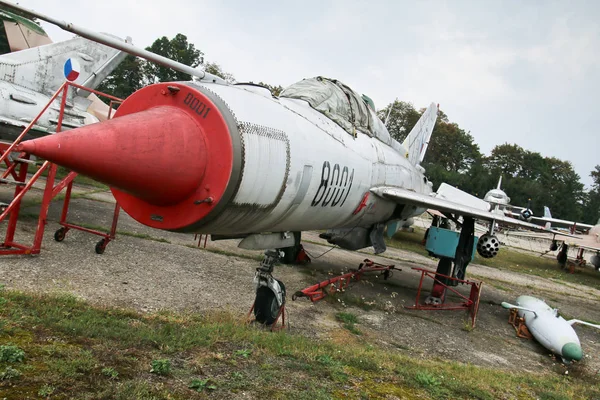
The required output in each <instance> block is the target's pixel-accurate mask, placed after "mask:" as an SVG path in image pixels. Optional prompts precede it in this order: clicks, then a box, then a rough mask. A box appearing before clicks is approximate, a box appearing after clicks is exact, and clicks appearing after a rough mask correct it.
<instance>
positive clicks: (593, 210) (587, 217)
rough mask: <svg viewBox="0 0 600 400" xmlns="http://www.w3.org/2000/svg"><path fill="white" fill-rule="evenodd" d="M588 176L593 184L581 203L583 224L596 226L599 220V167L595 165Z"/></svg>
mask: <svg viewBox="0 0 600 400" xmlns="http://www.w3.org/2000/svg"><path fill="white" fill-rule="evenodd" d="M590 176H591V177H592V179H593V181H594V183H593V184H592V189H591V190H590V191H589V192H588V193H586V195H585V199H584V201H583V207H582V214H583V222H585V223H587V224H597V223H598V221H599V220H600V165H596V167H595V168H594V170H593V171H592V172H590Z"/></svg>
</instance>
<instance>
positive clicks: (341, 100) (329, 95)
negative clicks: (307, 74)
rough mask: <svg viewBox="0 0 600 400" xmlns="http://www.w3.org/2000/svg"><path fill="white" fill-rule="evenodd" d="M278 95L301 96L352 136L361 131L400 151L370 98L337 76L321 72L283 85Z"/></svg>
mask: <svg viewBox="0 0 600 400" xmlns="http://www.w3.org/2000/svg"><path fill="white" fill-rule="evenodd" d="M279 97H288V98H292V99H300V100H304V101H306V102H307V103H308V104H310V106H311V107H312V108H314V109H315V110H317V111H319V112H321V113H323V114H325V115H326V116H327V117H328V118H329V119H331V120H332V121H334V122H335V123H337V124H338V125H339V126H340V127H342V128H343V129H344V130H345V131H346V132H348V133H349V134H351V135H352V136H354V137H356V133H357V131H360V132H362V133H364V134H366V135H369V136H371V137H376V138H377V139H379V140H380V141H382V142H384V143H385V144H387V145H389V146H392V147H394V148H395V149H396V150H398V151H401V145H400V144H399V143H398V142H397V141H395V140H393V139H392V138H391V136H390V134H389V132H388V130H387V129H386V127H385V125H384V124H383V123H382V122H381V120H380V119H379V118H378V117H377V114H376V113H375V106H374V104H373V102H372V100H371V99H369V98H368V97H367V96H364V95H363V96H361V95H359V94H358V93H356V92H355V91H354V90H352V89H351V88H350V87H349V86H347V85H345V84H344V83H342V82H340V81H338V80H335V79H328V78H324V77H322V76H318V77H316V78H308V79H303V80H301V81H300V82H296V83H294V84H293V85H291V86H289V87H287V88H285V89H284V90H283V91H282V92H281V94H280V96H279Z"/></svg>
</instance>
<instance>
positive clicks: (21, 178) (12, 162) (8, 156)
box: [0, 82, 122, 255]
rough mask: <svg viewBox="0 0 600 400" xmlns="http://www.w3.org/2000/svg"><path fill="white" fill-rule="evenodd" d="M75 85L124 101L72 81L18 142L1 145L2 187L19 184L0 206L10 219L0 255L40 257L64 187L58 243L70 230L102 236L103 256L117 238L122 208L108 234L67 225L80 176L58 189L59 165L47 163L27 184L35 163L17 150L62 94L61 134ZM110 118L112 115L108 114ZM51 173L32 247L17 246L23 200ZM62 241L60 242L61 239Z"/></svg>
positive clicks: (99, 247)
mask: <svg viewBox="0 0 600 400" xmlns="http://www.w3.org/2000/svg"><path fill="white" fill-rule="evenodd" d="M70 86H73V87H75V88H78V89H82V90H85V91H88V92H92V93H95V94H97V95H99V96H102V97H107V98H109V99H110V100H111V104H113V102H115V103H118V102H122V100H121V99H118V98H116V97H113V96H110V95H107V94H104V93H101V92H98V91H96V90H92V89H88V88H86V87H83V86H81V85H77V84H75V83H72V82H65V83H64V84H63V85H62V86H61V87H60V88H59V89H58V90H57V91H56V93H54V95H53V96H52V97H51V98H50V101H49V102H48V104H46V106H45V107H44V108H43V109H42V111H41V112H40V113H39V114H38V116H37V117H36V118H35V119H34V120H33V121H31V122H30V123H29V125H28V126H27V127H26V128H25V129H24V130H23V132H21V134H20V135H19V136H18V137H17V139H16V140H15V141H14V142H13V143H11V144H3V143H0V165H2V164H3V163H4V164H6V167H7V168H6V170H5V171H4V172H3V173H2V174H1V175H0V184H14V185H16V188H15V192H14V196H13V200H12V201H11V203H10V204H8V205H4V206H3V207H0V211H1V213H0V223H1V222H2V221H4V220H5V219H6V217H7V216H9V219H8V224H7V229H6V235H5V237H4V240H3V241H2V242H1V244H0V255H8V254H39V252H40V249H41V244H42V239H43V236H44V229H45V226H46V224H47V223H48V222H47V216H48V209H49V207H50V202H51V201H52V199H54V198H55V197H56V196H57V195H58V194H59V193H60V192H61V191H62V190H63V189H64V188H65V187H67V194H66V197H65V202H64V205H63V212H62V215H61V220H60V224H61V225H62V226H63V227H62V228H60V229H59V230H58V231H57V232H56V233H55V235H54V237H55V239H56V240H57V241H62V240H63V239H64V237H65V234H66V233H67V232H68V230H69V229H78V230H81V231H85V232H88V233H92V234H96V235H100V236H103V239H102V240H101V241H100V242H99V243H98V244H97V245H96V252H97V253H98V254H101V253H102V252H104V249H105V248H106V245H107V244H108V242H109V241H110V240H112V239H114V238H115V233H116V227H117V221H118V217H119V205H118V204H117V205H116V206H115V212H114V216H113V224H112V228H111V231H110V233H108V234H106V233H103V232H98V231H95V230H92V229H87V228H83V227H81V226H77V225H73V224H69V223H67V222H66V217H67V213H68V208H69V201H70V198H71V189H72V185H73V179H75V177H76V176H77V174H76V173H75V172H70V173H69V174H68V175H67V176H66V177H65V178H64V179H62V180H61V181H60V182H59V183H58V184H57V185H56V186H55V185H54V181H55V178H56V165H54V164H51V163H50V162H48V161H46V162H44V163H43V164H42V166H41V167H40V168H39V169H38V170H37V172H35V174H33V176H32V177H31V179H29V181H27V172H28V171H27V170H28V167H29V165H30V164H33V165H35V164H36V162H35V161H32V160H30V156H29V154H26V153H23V152H19V151H16V150H15V149H16V148H17V146H18V144H19V143H20V142H21V141H22V140H23V138H24V137H25V135H26V134H27V133H28V132H29V131H30V130H31V129H32V127H33V126H34V125H35V124H36V122H37V121H38V120H39V118H40V117H41V116H42V115H43V114H44V112H46V110H47V109H48V107H50V105H51V104H52V103H53V102H54V101H55V100H56V99H57V98H58V96H59V95H61V94H62V98H61V103H60V112H59V116H58V124H57V127H56V132H60V131H61V130H62V121H63V115H64V112H65V105H66V101H67V95H68V90H69V87H70ZM109 118H110V114H109ZM46 170H48V175H47V177H46V185H45V187H44V194H43V197H42V204H41V207H40V213H39V217H38V223H37V228H36V231H35V234H34V239H33V244H32V245H31V246H27V245H23V244H20V243H16V242H15V241H14V236H15V230H16V227H17V222H18V218H19V212H20V209H21V201H22V199H23V196H24V195H25V193H26V192H27V191H29V189H31V188H32V187H33V184H34V183H35V182H36V181H37V179H38V178H39V177H40V176H41V175H42V173H43V172H44V171H46ZM9 175H10V176H12V178H13V179H12V180H11V179H7V177H8V176H9ZM59 239H60V240H59Z"/></svg>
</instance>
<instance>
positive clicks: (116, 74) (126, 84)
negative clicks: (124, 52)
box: [98, 56, 144, 99]
mask: <svg viewBox="0 0 600 400" xmlns="http://www.w3.org/2000/svg"><path fill="white" fill-rule="evenodd" d="M142 62H143V60H142V59H140V58H137V57H135V56H127V57H125V59H124V60H123V62H121V64H119V66H118V67H117V68H116V69H115V70H114V71H113V73H112V74H111V75H109V76H108V77H107V78H106V79H105V80H104V81H103V82H102V83H101V84H100V85H99V86H98V90H99V91H101V92H104V93H109V94H112V95H113V96H116V97H119V98H122V99H125V98H127V97H128V96H129V95H130V94H132V93H133V92H135V91H136V90H139V89H141V88H142V87H143V86H144V84H143V82H144V76H143V72H142Z"/></svg>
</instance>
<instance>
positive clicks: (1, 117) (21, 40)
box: [0, 10, 131, 141]
mask: <svg viewBox="0 0 600 400" xmlns="http://www.w3.org/2000/svg"><path fill="white" fill-rule="evenodd" d="M0 17H1V18H2V19H3V20H4V21H3V22H4V27H3V29H4V33H5V35H0V41H1V40H4V41H5V42H3V43H0V48H2V49H3V51H11V52H8V53H6V54H3V55H0V71H1V74H0V140H9V141H10V140H12V139H14V138H15V137H16V136H17V135H18V134H19V133H21V131H22V130H23V127H25V126H27V124H28V123H29V122H31V121H32V120H33V119H34V118H35V117H36V116H37V115H38V114H39V112H40V111H41V110H42V108H43V107H44V106H45V105H46V104H48V102H49V100H50V98H51V97H52V95H53V94H54V93H55V92H56V90H58V88H59V87H60V86H61V85H62V84H63V82H64V81H65V76H64V71H63V70H64V66H65V63H66V62H67V60H70V63H71V64H70V65H71V66H72V67H71V72H72V73H73V74H78V76H77V77H76V79H75V80H74V81H75V82H76V83H79V84H82V85H84V86H86V87H88V88H90V89H94V88H95V87H96V86H97V85H99V84H100V82H102V81H103V80H104V78H106V76H108V75H109V74H110V73H111V72H112V71H113V70H114V69H115V68H116V67H117V66H118V65H119V63H120V62H121V61H122V60H123V59H124V58H125V57H126V56H127V54H126V53H124V52H122V51H119V50H117V49H113V48H111V47H108V46H104V45H102V44H99V43H96V42H93V41H90V40H87V39H84V38H82V37H76V38H74V39H71V40H67V41H64V42H60V43H54V44H53V43H52V42H51V40H50V38H48V36H47V35H46V34H45V32H44V30H43V29H42V28H41V27H40V26H38V25H37V24H35V23H34V22H33V21H31V20H28V19H26V18H24V17H21V16H19V15H17V14H13V13H11V12H10V11H8V10H0ZM0 28H1V27H0ZM128 40H131V39H129V38H128ZM59 109H60V105H59V100H55V104H53V105H52V106H51V107H50V110H49V112H47V113H45V114H44V115H43V116H42V118H41V119H40V120H39V121H38V122H37V124H36V125H35V126H34V127H33V129H32V131H30V132H31V134H30V135H29V137H30V138H31V137H39V136H43V135H47V134H50V133H53V132H55V130H56V126H57V123H58V112H59ZM107 113H108V107H107V106H106V105H105V104H104V103H102V102H101V101H100V100H99V99H98V98H97V97H95V96H94V95H93V94H90V92H86V91H78V92H74V91H70V92H69V98H68V101H67V103H66V112H65V114H64V118H63V122H62V126H63V129H70V128H77V127H81V126H83V125H86V124H90V123H95V122H98V121H103V120H105V119H106V116H107Z"/></svg>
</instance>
